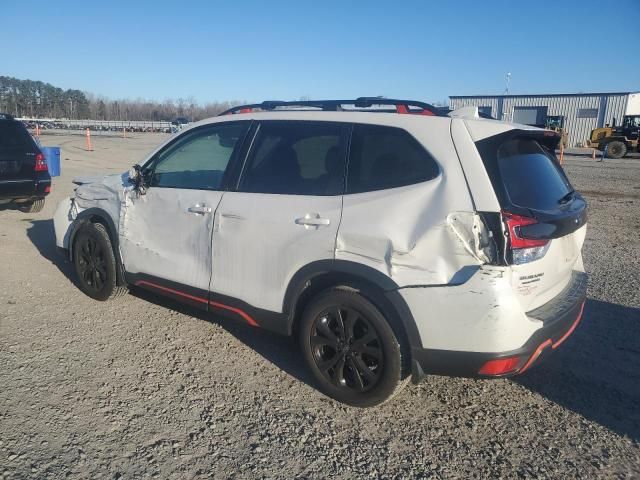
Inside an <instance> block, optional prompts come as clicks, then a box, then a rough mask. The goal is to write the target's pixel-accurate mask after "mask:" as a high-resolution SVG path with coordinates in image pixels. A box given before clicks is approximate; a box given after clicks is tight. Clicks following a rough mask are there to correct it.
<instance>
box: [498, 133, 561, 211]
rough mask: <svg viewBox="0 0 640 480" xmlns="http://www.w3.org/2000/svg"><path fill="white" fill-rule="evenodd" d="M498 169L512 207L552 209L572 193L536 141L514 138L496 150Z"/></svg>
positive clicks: (559, 171) (548, 155)
mask: <svg viewBox="0 0 640 480" xmlns="http://www.w3.org/2000/svg"><path fill="white" fill-rule="evenodd" d="M498 169H499V170H500V176H501V177H502V182H503V184H504V187H505V190H506V193H507V195H508V196H509V200H510V201H511V203H512V204H513V205H516V206H519V207H523V208H530V209H532V210H551V209H554V208H557V207H558V202H559V201H560V200H561V199H562V198H563V197H565V196H566V195H567V194H568V193H569V192H571V191H572V190H573V188H571V185H570V183H569V181H568V180H567V178H566V176H565V175H564V173H563V172H562V170H561V169H560V168H559V167H558V166H557V165H556V163H555V162H554V161H553V159H552V158H551V156H550V153H549V152H547V151H546V150H545V149H544V148H543V147H542V146H541V145H540V144H539V143H538V142H536V141H535V140H532V139H526V138H524V139H522V138H521V139H513V140H509V141H507V142H505V143H504V144H502V145H501V146H500V148H499V149H498Z"/></svg>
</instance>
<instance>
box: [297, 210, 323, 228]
mask: <svg viewBox="0 0 640 480" xmlns="http://www.w3.org/2000/svg"><path fill="white" fill-rule="evenodd" d="M330 224H331V220H329V219H328V218H323V217H321V216H320V214H318V213H307V214H306V215H305V216H304V217H300V218H296V225H304V226H305V227H321V226H323V225H330Z"/></svg>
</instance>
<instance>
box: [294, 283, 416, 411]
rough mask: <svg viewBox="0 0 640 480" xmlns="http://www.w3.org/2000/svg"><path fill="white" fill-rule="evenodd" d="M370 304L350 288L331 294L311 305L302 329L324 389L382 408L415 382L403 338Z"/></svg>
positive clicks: (362, 404)
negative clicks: (407, 367)
mask: <svg viewBox="0 0 640 480" xmlns="http://www.w3.org/2000/svg"><path fill="white" fill-rule="evenodd" d="M369 294H370V295H372V296H374V295H379V294H380V293H379V292H368V295H369ZM369 298H371V297H369V296H365V295H364V294H363V293H361V291H359V290H355V289H353V288H350V287H342V286H336V287H334V288H332V289H329V290H325V291H324V292H321V293H319V294H317V295H316V296H315V297H313V298H312V299H311V300H310V301H309V303H308V304H307V306H306V308H305V309H304V312H303V313H302V316H301V318H300V322H299V327H298V328H297V330H298V335H299V340H300V347H301V349H302V353H303V354H304V357H305V360H306V362H307V365H308V366H309V369H310V370H311V373H312V374H313V376H314V378H315V381H316V384H317V387H318V389H319V390H320V391H321V392H322V393H324V394H325V395H327V396H329V397H331V398H333V399H335V400H338V401H340V402H342V403H346V404H348V405H353V406H355V407H371V406H374V405H380V404H381V403H384V402H386V401H387V400H389V399H391V398H393V396H394V395H395V394H396V393H398V392H399V391H400V390H401V389H402V388H403V387H404V386H405V385H406V384H407V381H408V380H409V376H408V372H407V371H405V370H406V369H405V368H404V367H403V364H407V365H408V364H409V362H408V360H409V359H408V358H407V357H406V356H405V355H408V353H404V352H408V347H407V346H406V345H405V344H404V340H403V345H404V346H402V347H401V344H400V341H399V340H398V339H399V338H404V337H402V332H401V331H400V330H394V329H393V328H392V327H391V324H390V323H389V317H386V316H385V314H384V311H383V310H381V309H380V308H379V307H378V306H376V305H375V304H374V303H372V302H371V301H370V300H369ZM373 298H375V297H373ZM396 332H398V333H396Z"/></svg>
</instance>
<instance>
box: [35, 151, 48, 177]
mask: <svg viewBox="0 0 640 480" xmlns="http://www.w3.org/2000/svg"><path fill="white" fill-rule="evenodd" d="M35 170H36V172H46V171H47V159H46V158H44V155H43V154H42V153H38V154H37V155H36V167H35Z"/></svg>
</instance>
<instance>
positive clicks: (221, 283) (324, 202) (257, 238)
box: [211, 192, 342, 312]
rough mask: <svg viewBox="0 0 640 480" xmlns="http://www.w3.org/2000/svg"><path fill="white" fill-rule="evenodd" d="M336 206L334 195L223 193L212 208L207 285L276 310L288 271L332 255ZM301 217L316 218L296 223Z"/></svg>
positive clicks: (337, 214)
mask: <svg viewBox="0 0 640 480" xmlns="http://www.w3.org/2000/svg"><path fill="white" fill-rule="evenodd" d="M341 211H342V198H341V197H340V196H335V197H333V196H327V197H314V196H304V195H270V194H262V193H244V192H227V193H225V195H224V197H223V198H222V201H221V203H220V207H219V208H218V211H217V212H216V228H215V231H214V240H213V246H214V248H213V271H214V274H213V278H212V286H211V290H212V291H213V292H214V293H217V294H223V295H228V296H231V297H234V298H237V299H239V300H242V301H244V302H246V303H249V304H250V305H253V306H254V307H258V308H263V309H266V310H270V311H273V312H281V311H282V300H283V298H284V293H285V290H286V288H287V285H288V284H289V281H290V280H291V278H292V277H293V275H294V274H295V273H296V272H297V271H298V270H299V269H300V268H302V267H303V266H305V265H307V264H308V263H311V262H313V261H315V260H325V259H333V258H334V248H335V239H336V232H337V229H338V224H339V223H340V215H341ZM305 217H308V218H309V219H312V220H313V219H315V220H319V221H320V222H321V223H322V224H321V225H317V226H316V225H310V224H307V225H304V224H301V223H300V221H299V220H298V219H304V218H305ZM296 220H298V222H296ZM309 223H310V222H309Z"/></svg>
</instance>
